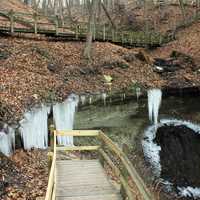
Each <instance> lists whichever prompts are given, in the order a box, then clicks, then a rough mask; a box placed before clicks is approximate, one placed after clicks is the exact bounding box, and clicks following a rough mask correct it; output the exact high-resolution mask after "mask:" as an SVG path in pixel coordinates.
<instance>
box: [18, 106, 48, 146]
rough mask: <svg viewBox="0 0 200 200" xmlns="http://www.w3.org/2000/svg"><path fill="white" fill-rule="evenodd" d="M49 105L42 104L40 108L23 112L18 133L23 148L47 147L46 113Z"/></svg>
mask: <svg viewBox="0 0 200 200" xmlns="http://www.w3.org/2000/svg"><path fill="white" fill-rule="evenodd" d="M49 112H50V107H46V106H44V105H42V107H41V108H37V109H34V110H32V111H29V112H26V113H25V114H24V119H23V120H21V121H20V128H19V130H20V133H21V137H22V140H23V144H24V148H25V149H31V148H41V149H45V148H47V147H48V123H47V119H48V113H49Z"/></svg>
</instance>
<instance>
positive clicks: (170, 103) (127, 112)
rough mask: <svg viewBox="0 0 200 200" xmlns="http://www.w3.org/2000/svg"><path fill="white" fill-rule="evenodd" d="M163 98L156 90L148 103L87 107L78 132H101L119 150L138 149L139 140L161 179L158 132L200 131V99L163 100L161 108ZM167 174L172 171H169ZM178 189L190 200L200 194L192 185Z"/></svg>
mask: <svg viewBox="0 0 200 200" xmlns="http://www.w3.org/2000/svg"><path fill="white" fill-rule="evenodd" d="M161 98H162V93H161V91H160V90H157V89H155V90H151V91H149V92H148V100H147V99H139V101H137V99H135V100H131V101H129V102H126V103H123V102H119V103H116V104H112V105H109V102H108V103H106V106H104V104H105V103H102V105H97V106H94V105H90V106H85V107H83V108H80V109H79V111H78V112H77V113H76V116H75V129H102V130H103V131H104V132H105V133H106V134H107V135H109V136H110V137H111V138H112V139H113V140H114V141H115V142H116V143H118V145H119V146H120V147H122V145H123V144H127V145H128V146H129V147H133V148H137V143H138V140H139V143H140V144H142V146H143V152H144V155H145V160H146V162H148V163H150V165H151V168H152V171H153V172H154V175H155V177H157V178H162V177H160V176H161V170H162V166H161V162H160V154H159V152H160V151H161V147H160V146H159V145H158V144H157V143H156V142H155V141H154V139H155V137H156V130H157V128H159V127H160V126H162V125H163V124H166V123H172V124H174V125H177V124H185V125H187V126H188V127H190V128H193V129H194V130H195V131H199V132H200V130H199V126H198V124H200V104H199V102H200V97H191V96H190V97H173V96H170V97H163V98H162V105H161ZM159 108H160V109H159ZM158 113H159V114H158ZM148 116H149V117H148ZM149 119H150V120H149ZM189 121H191V122H193V123H191V122H189ZM196 124H197V125H196ZM155 127H156V128H155ZM183 145H184V144H183ZM199 145H200V144H199ZM173 150H174V152H175V151H176V150H175V149H173ZM172 154H173V152H172ZM191 156H192V155H191ZM191 165H192V163H191ZM177 170H178V169H177ZM168 171H169V172H170V169H168ZM162 181H163V182H164V183H165V184H167V185H168V187H167V189H168V190H169V191H171V190H172V188H170V187H169V186H170V185H172V184H173V183H171V182H167V181H165V180H162ZM176 189H177V190H176V191H177V194H179V195H181V196H186V197H188V198H189V197H192V198H193V199H197V198H199V195H200V194H199V191H200V190H199V188H197V187H193V186H190V185H188V186H187V187H179V186H177V188H176Z"/></svg>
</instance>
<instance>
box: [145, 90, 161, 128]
mask: <svg viewBox="0 0 200 200" xmlns="http://www.w3.org/2000/svg"><path fill="white" fill-rule="evenodd" d="M161 100H162V91H161V90H160V89H151V90H149V91H148V109H149V119H150V121H152V122H153V123H154V124H155V125H156V124H157V123H158V112H159V108H160V104H161Z"/></svg>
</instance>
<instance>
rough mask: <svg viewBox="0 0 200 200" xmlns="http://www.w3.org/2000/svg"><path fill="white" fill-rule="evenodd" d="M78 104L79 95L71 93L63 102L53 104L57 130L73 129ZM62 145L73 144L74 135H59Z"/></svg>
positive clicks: (59, 141)
mask: <svg viewBox="0 0 200 200" xmlns="http://www.w3.org/2000/svg"><path fill="white" fill-rule="evenodd" d="M77 105H78V96H76V95H73V94H72V95H70V96H69V97H68V98H67V99H66V100H65V101H64V102H63V103H58V104H56V105H55V106H53V117H54V121H55V124H56V129H57V130H72V129H73V124H74V115H75V109H76V107H77ZM57 139H58V143H59V144H60V145H65V146H69V145H70V146H71V145H73V137H72V136H68V137H66V136H58V138H57Z"/></svg>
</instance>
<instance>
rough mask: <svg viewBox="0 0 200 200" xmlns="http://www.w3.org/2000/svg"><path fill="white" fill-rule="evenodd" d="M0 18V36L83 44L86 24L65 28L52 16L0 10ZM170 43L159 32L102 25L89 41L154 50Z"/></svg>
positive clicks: (169, 39)
mask: <svg viewBox="0 0 200 200" xmlns="http://www.w3.org/2000/svg"><path fill="white" fill-rule="evenodd" d="M0 17H1V18H0V33H3V34H4V33H6V34H8V33H9V34H14V33H17V34H19V35H21V34H30V33H31V34H36V35H37V34H40V35H44V36H47V37H48V38H49V39H53V40H58V41H59V40H61V41H85V40H86V37H87V27H88V25H87V23H80V22H77V23H75V24H69V23H67V22H66V24H65V23H64V22H63V23H61V21H60V19H58V18H57V17H56V16H48V18H47V17H46V18H45V17H44V16H43V15H41V14H38V13H33V14H30V13H18V12H14V11H13V10H0ZM42 19H45V20H46V21H43V20H42ZM172 39H173V38H171V36H168V35H167V36H166V35H162V34H161V33H159V32H154V31H152V32H148V33H146V32H144V31H125V30H117V29H114V28H111V27H110V26H109V25H106V24H95V27H94V31H93V41H99V42H111V43H114V44H117V45H121V46H126V47H146V46H149V47H156V46H160V45H162V44H164V43H167V42H169V41H171V40H172Z"/></svg>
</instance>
